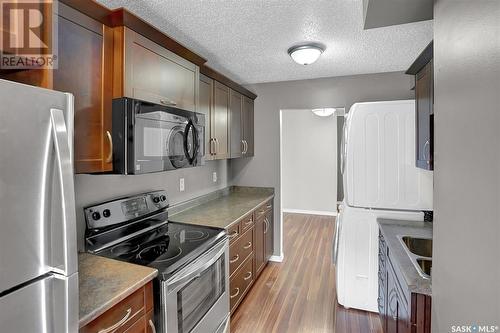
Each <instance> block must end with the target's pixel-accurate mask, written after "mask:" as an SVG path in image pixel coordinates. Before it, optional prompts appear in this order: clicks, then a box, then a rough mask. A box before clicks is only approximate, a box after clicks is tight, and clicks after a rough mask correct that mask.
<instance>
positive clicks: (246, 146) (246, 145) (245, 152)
mask: <svg viewBox="0 0 500 333" xmlns="http://www.w3.org/2000/svg"><path fill="white" fill-rule="evenodd" d="M243 147H244V149H245V151H244V152H243V154H245V155H246V154H247V153H248V142H247V140H243Z"/></svg>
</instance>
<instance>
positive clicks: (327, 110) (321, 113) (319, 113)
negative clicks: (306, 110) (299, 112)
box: [312, 108, 336, 117]
mask: <svg viewBox="0 0 500 333" xmlns="http://www.w3.org/2000/svg"><path fill="white" fill-rule="evenodd" d="M335 110H336V109H335V108H324V109H312V113H314V114H315V115H317V116H320V117H330V116H331V115H333V114H334V113H335Z"/></svg>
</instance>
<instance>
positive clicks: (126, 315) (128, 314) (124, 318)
mask: <svg viewBox="0 0 500 333" xmlns="http://www.w3.org/2000/svg"><path fill="white" fill-rule="evenodd" d="M131 313H132V308H129V309H128V310H127V313H126V314H125V316H124V317H123V318H122V319H121V320H120V321H119V322H117V323H116V324H114V325H113V326H110V327H108V328H104V329H102V330H100V331H99V332H98V333H109V332H113V331H115V330H116V329H117V328H119V327H120V326H122V325H123V324H124V323H125V322H126V321H127V319H128V317H130V314H131Z"/></svg>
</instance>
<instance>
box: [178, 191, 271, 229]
mask: <svg viewBox="0 0 500 333" xmlns="http://www.w3.org/2000/svg"><path fill="white" fill-rule="evenodd" d="M220 193H222V195H219V196H217V197H215V198H214V197H213V195H212V194H208V195H207V197H210V196H212V197H211V199H210V200H208V201H205V200H203V197H201V198H196V199H193V200H192V201H191V204H190V205H189V206H184V207H183V209H182V210H177V211H175V207H173V210H174V211H175V213H174V214H172V215H170V216H169V220H172V221H174V222H180V223H188V224H196V225H205V226H211V227H219V228H225V229H227V228H229V227H231V226H232V225H234V224H236V223H238V222H239V221H241V220H242V219H243V218H244V217H245V216H247V215H248V214H250V213H251V212H252V211H253V210H254V209H256V208H257V207H259V206H261V205H262V204H264V203H265V202H267V201H269V200H271V199H273V198H274V188H269V187H245V186H232V187H231V188H230V189H229V191H222V192H220ZM232 195H238V196H241V198H239V199H241V201H245V200H248V199H251V200H253V201H255V202H254V203H253V204H251V205H249V206H248V207H245V209H243V210H241V211H238V212H237V214H235V215H237V216H236V217H234V216H233V217H232V218H230V219H229V220H225V221H222V220H220V219H219V218H218V217H217V218H212V220H210V218H207V217H206V216H207V211H208V210H209V209H210V207H213V206H214V205H218V204H220V203H221V201H222V200H227V199H228V198H229V197H231V196H232ZM246 195H248V197H246ZM256 197H257V198H256ZM182 205H185V204H182ZM214 220H217V221H216V222H213V221H214ZM207 221H212V222H207Z"/></svg>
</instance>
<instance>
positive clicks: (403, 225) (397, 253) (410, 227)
mask: <svg viewBox="0 0 500 333" xmlns="http://www.w3.org/2000/svg"><path fill="white" fill-rule="evenodd" d="M377 222H378V225H379V227H380V231H381V232H382V235H383V236H384V239H385V242H386V244H387V246H388V247H389V252H390V256H391V258H394V259H395V261H396V262H395V263H394V264H396V265H398V268H399V270H400V272H401V273H402V275H403V278H404V279H405V282H406V285H407V286H408V289H409V290H410V291H411V292H413V293H417V294H424V295H429V296H431V295H432V279H425V278H423V277H422V276H420V274H419V273H418V271H417V269H416V268H415V266H414V265H413V262H412V261H411V259H410V257H409V255H408V254H407V253H406V250H405V248H404V247H403V244H401V241H400V240H399V237H400V236H412V237H423V238H432V223H429V222H421V221H403V220H390V219H377Z"/></svg>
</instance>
